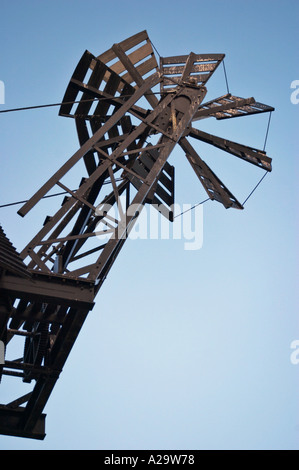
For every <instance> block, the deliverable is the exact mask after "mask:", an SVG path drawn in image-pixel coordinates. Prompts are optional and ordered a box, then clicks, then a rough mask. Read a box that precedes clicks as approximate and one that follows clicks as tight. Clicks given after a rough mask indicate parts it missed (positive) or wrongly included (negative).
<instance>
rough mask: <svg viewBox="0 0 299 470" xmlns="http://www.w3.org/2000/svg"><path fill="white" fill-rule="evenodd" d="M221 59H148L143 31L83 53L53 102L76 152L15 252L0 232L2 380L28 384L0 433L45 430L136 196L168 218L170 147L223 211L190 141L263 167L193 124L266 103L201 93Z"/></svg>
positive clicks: (4, 413)
mask: <svg viewBox="0 0 299 470" xmlns="http://www.w3.org/2000/svg"><path fill="white" fill-rule="evenodd" d="M223 59H224V54H196V53H194V52H191V53H189V54H187V55H182V56H172V57H159V62H158V60H157V58H156V55H155V53H154V50H153V46H152V42H151V41H150V39H149V37H148V34H147V32H146V31H142V32H140V33H138V34H135V35H134V36H132V37H130V38H128V39H126V40H124V41H122V42H120V43H118V44H114V45H113V46H112V47H111V49H109V50H107V51H106V52H104V53H102V54H100V55H97V56H96V55H93V54H92V53H91V52H89V51H85V52H84V53H83V55H82V57H81V59H80V60H79V62H78V65H77V66H76V68H75V70H74V72H73V75H72V76H71V79H70V81H69V84H68V86H67V88H66V91H65V94H64V98H63V101H62V104H61V106H60V109H59V115H60V116H64V117H68V118H72V119H73V120H74V123H75V128H76V132H77V138H78V150H76V152H75V153H74V154H73V155H72V156H71V157H69V158H68V159H67V160H66V161H65V162H64V164H63V165H62V166H61V168H59V169H58V170H57V171H56V172H55V173H54V174H53V175H52V176H51V177H50V178H49V179H48V180H47V181H46V182H45V183H44V184H43V185H42V186H41V187H40V189H38V190H37V191H36V193H35V194H34V195H33V196H32V197H31V198H30V199H29V200H28V201H27V202H26V203H25V204H23V206H22V207H21V208H20V209H19V211H18V214H19V215H20V216H22V217H24V216H26V214H27V213H28V212H29V211H30V210H31V209H33V208H34V207H35V205H36V204H37V203H38V202H39V201H40V200H41V199H42V198H44V197H45V196H46V195H47V194H48V193H49V191H51V190H52V189H53V188H56V187H59V188H60V189H62V190H63V191H65V192H66V197H65V198H64V200H63V201H62V204H61V206H60V207H59V208H58V209H57V210H56V212H55V213H54V214H53V215H47V216H45V219H44V222H43V224H42V225H41V227H40V228H39V230H38V231H37V232H36V235H35V236H34V237H33V239H32V240H31V241H30V242H29V243H28V244H27V245H26V246H25V247H24V248H23V249H22V251H21V252H17V251H16V249H15V248H14V246H13V245H12V243H11V242H10V240H9V239H8V237H7V236H6V234H5V233H4V231H3V230H2V228H1V230H0V245H1V255H0V293H1V304H0V341H1V342H2V343H1V344H4V345H5V360H4V361H3V364H0V378H2V380H3V378H4V377H7V376H10V377H17V378H19V379H21V381H20V382H21V383H22V382H23V383H26V390H28V384H31V385H32V390H31V391H30V392H29V393H28V392H27V393H26V394H24V395H21V396H19V397H17V398H14V399H13V400H12V401H11V402H10V403H7V404H4V405H0V433H1V434H8V435H14V436H21V437H27V438H33V439H44V437H45V416H46V415H45V414H44V412H43V411H44V408H45V406H46V404H47V401H48V399H49V397H50V395H51V393H52V390H53V388H54V386H55V384H56V382H57V380H58V378H59V376H60V373H61V371H62V369H63V366H64V364H65V362H66V360H67V358H68V356H69V354H70V351H71V349H72V346H73V344H74V342H75V341H76V338H77V336H78V334H79V332H80V330H81V328H82V326H83V324H84V321H85V319H86V317H87V315H88V313H89V312H90V311H91V310H92V309H93V307H94V305H95V297H96V295H97V294H98V292H99V290H100V288H101V285H102V283H103V282H104V280H105V279H106V277H107V275H108V273H109V271H110V269H111V267H112V266H113V264H114V261H115V260H116V258H117V255H118V254H119V252H120V250H121V248H122V247H123V245H124V243H125V241H126V238H127V237H126V236H125V235H127V234H128V233H129V232H130V230H132V228H133V226H134V224H135V223H136V220H137V219H138V216H139V214H140V212H141V211H142V209H143V207H144V206H145V205H146V204H150V205H152V206H153V207H155V208H157V209H158V211H159V212H160V213H161V214H162V216H164V217H166V218H167V219H168V220H169V221H173V220H174V214H173V206H174V197H175V196H174V190H175V168H174V166H173V165H171V164H170V163H169V162H168V158H169V156H170V154H171V153H172V151H173V150H174V148H176V147H178V148H179V149H181V151H182V152H183V154H185V156H186V162H189V164H190V165H191V168H192V169H193V170H194V172H195V174H196V176H197V177H198V179H199V181H200V183H201V184H202V186H203V188H204V190H205V191H206V193H207V196H208V198H209V199H211V200H214V201H217V202H219V203H220V204H222V205H223V206H224V208H226V209H229V208H234V209H243V205H242V204H241V203H240V202H239V201H238V200H237V199H236V197H235V196H234V195H233V194H232V193H231V192H230V191H229V189H228V188H227V187H226V186H225V185H224V183H222V181H221V180H220V179H219V178H218V176H216V174H215V173H214V172H213V170H212V169H211V168H210V167H209V166H208V165H207V163H206V162H205V161H203V160H202V158H201V157H200V156H199V155H198V153H197V151H196V149H195V146H194V142H197V141H200V142H204V143H207V144H209V145H212V146H213V147H216V148H218V149H220V150H223V151H224V152H227V153H229V154H231V155H234V156H236V157H238V158H240V159H242V160H245V161H246V162H248V163H251V164H253V165H255V166H258V167H260V168H261V169H262V170H266V171H267V172H270V171H271V169H272V167H271V158H269V157H268V156H267V155H266V152H265V151H263V150H259V149H255V148H253V147H248V146H245V145H242V144H239V143H236V142H232V141H229V140H226V139H223V138H221V137H218V136H215V135H212V134H208V133H206V132H203V131H201V130H199V129H198V128H197V127H195V125H196V124H199V123H200V121H201V120H203V119H208V118H214V119H217V120H222V119H231V118H237V117H241V116H248V115H251V114H259V113H265V112H271V111H273V110H274V108H272V107H270V106H267V105H265V104H262V103H259V102H257V101H255V99H254V98H252V97H250V98H241V97H237V96H234V95H232V94H230V93H227V94H225V95H223V96H220V97H218V98H215V99H213V100H210V101H205V97H206V94H207V83H208V81H209V79H210V78H211V76H212V75H213V74H214V72H215V71H216V69H217V68H218V67H219V65H220V64H221V63H222V62H223ZM186 164H187V165H188V163H186ZM78 176H80V178H79V181H78V184H77V189H75V190H74V189H72V182H73V180H74V178H78ZM56 189H57V188H56ZM116 207H117V211H115V210H114V209H115V208H116ZM132 208H134V210H132ZM116 213H117V216H115V214H116ZM20 337H21V338H23V339H24V348H23V352H22V357H21V358H15V357H12V358H10V357H9V350H10V345H11V344H13V343H14V341H15V339H16V338H18V339H20ZM16 393H17V392H16Z"/></svg>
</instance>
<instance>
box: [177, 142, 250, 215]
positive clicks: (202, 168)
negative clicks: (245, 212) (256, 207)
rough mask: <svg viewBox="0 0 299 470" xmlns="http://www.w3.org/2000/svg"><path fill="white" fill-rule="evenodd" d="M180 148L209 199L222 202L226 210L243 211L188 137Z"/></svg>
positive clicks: (181, 143)
mask: <svg viewBox="0 0 299 470" xmlns="http://www.w3.org/2000/svg"><path fill="white" fill-rule="evenodd" d="M180 146H181V147H182V149H183V150H184V152H185V153H186V157H187V159H188V161H189V163H190V164H191V166H192V168H193V170H194V171H195V173H196V175H197V176H198V178H199V180H200V182H201V184H202V185H203V187H204V189H205V190H206V192H207V194H208V196H209V198H210V199H212V200H216V201H218V202H220V203H221V204H223V205H224V207H225V208H226V209H228V208H229V207H233V208H235V209H243V206H242V204H240V202H239V201H238V200H237V199H236V198H235V197H234V196H233V194H232V193H231V192H230V191H229V190H228V189H227V188H226V187H225V186H224V184H223V183H222V182H221V181H220V179H219V178H218V177H217V176H216V175H215V173H213V171H212V170H211V169H210V168H209V166H208V165H207V164H206V163H205V162H204V161H203V160H202V159H201V158H200V156H199V155H198V154H197V152H196V151H195V150H194V148H193V147H192V145H191V144H190V143H189V142H188V140H187V139H186V137H184V138H183V139H181V140H180Z"/></svg>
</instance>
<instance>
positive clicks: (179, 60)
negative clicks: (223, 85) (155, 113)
mask: <svg viewBox="0 0 299 470" xmlns="http://www.w3.org/2000/svg"><path fill="white" fill-rule="evenodd" d="M223 59H224V54H194V53H193V52H191V53H190V54H189V55H183V56H173V57H161V58H160V69H161V72H162V73H163V77H164V78H163V81H162V82H161V93H165V92H170V91H173V89H174V86H175V85H176V83H177V84H180V83H181V82H182V83H183V82H184V81H192V83H193V84H196V85H198V86H204V85H205V84H206V83H207V81H208V80H209V79H210V78H211V76H212V75H213V73H214V72H215V70H216V69H217V67H218V66H219V64H220V63H221V62H222V60H223Z"/></svg>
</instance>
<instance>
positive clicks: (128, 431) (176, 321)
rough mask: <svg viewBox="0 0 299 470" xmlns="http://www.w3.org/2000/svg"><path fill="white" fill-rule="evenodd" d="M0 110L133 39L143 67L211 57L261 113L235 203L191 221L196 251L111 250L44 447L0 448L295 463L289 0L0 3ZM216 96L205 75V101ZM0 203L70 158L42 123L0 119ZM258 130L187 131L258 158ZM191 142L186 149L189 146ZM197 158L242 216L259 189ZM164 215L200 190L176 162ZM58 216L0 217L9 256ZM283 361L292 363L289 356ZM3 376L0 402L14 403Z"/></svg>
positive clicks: (150, 245)
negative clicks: (264, 110)
mask: <svg viewBox="0 0 299 470" xmlns="http://www.w3.org/2000/svg"><path fill="white" fill-rule="evenodd" d="M0 8H1V28H0V47H1V54H0V80H1V81H2V82H3V83H4V84H5V104H0V110H2V109H6V108H15V107H20V106H32V105H38V104H47V103H57V102H60V101H61V99H62V97H63V95H64V91H65V88H66V86H67V84H68V81H69V79H70V77H71V75H72V73H73V70H74V68H75V66H76V65H77V62H78V60H79V59H80V57H81V55H82V53H83V52H84V51H85V50H86V49H87V50H89V51H90V52H91V53H93V54H95V55H99V54H100V53H102V52H104V51H105V50H107V49H109V48H110V47H111V46H112V44H113V43H115V42H120V41H122V40H123V39H126V38H127V37H129V36H131V35H133V34H135V33H137V32H139V31H142V30H144V29H146V30H147V32H148V34H149V37H150V39H151V40H152V42H153V44H154V45H155V47H156V49H157V50H158V52H159V54H160V55H161V56H171V55H181V54H188V53H189V52H191V51H193V52H195V53H225V54H226V57H225V65H226V72H227V77H228V83H229V89H230V92H231V93H232V94H234V95H237V96H241V97H244V98H247V97H251V96H253V97H254V98H255V99H256V100H257V101H260V102H262V103H266V104H268V105H271V106H273V107H275V112H274V113H273V114H272V119H271V125H270V130H269V134H268V140H267V146H266V150H267V154H268V155H269V156H270V157H272V158H273V172H272V173H271V174H269V175H267V177H266V178H265V179H264V181H263V182H262V184H261V185H260V186H259V187H258V189H257V190H256V191H255V192H254V194H253V195H252V197H251V198H250V199H249V200H248V201H247V203H246V204H245V210H244V211H236V210H233V209H229V210H225V209H224V208H223V207H222V206H220V205H219V204H217V203H216V202H211V201H209V202H207V203H206V204H205V205H204V206H203V244H202V247H201V249H199V250H196V251H194V250H193V251H188V250H185V249H184V243H183V241H182V240H172V239H170V240H128V241H127V243H126V244H125V246H124V248H123V250H122V252H121V254H120V255H119V257H118V259H117V261H116V263H115V264H114V266H113V269H112V270H111V272H110V274H109V276H108V278H107V280H106V282H105V283H104V285H103V288H102V289H101V291H100V293H99V295H98V297H97V304H96V306H95V308H94V310H93V311H92V312H91V313H90V316H89V317H88V319H87V321H86V323H85V324H84V327H83V330H82V331H81V333H80V336H79V338H78V340H77V342H76V344H75V346H74V348H73V350H72V352H71V355H70V357H69V359H68V361H67V363H66V365H65V368H64V370H63V373H62V375H61V377H60V379H59V381H58V383H57V385H56V387H55V389H54V391H53V393H52V395H51V397H50V399H49V402H48V404H47V406H46V409H45V412H46V413H47V421H46V432H47V436H46V438H45V440H44V441H41V442H40V441H34V440H28V439H21V438H20V439H19V438H14V437H8V436H0V449H36V450H37V449H53V450H54V449H71V450H72V449H120V450H123V449H186V450H188V449H298V448H299V445H298V443H299V413H298V401H299V400H298V399H299V396H298V390H299V389H298V385H299V384H298V372H299V364H294V363H292V361H291V353H292V351H293V350H292V349H291V343H292V342H293V341H295V340H299V327H298V313H297V311H298V310H297V308H298V300H297V296H298V294H297V293H296V289H297V280H298V269H297V265H298V249H297V234H298V215H297V203H298V188H297V175H298V163H297V161H296V158H297V155H298V111H299V104H297V105H296V104H293V103H292V102H291V99H290V98H291V93H292V91H294V90H293V89H291V83H292V82H293V81H294V80H299V69H298V14H299V11H298V2H297V0H293V1H291V0H284V1H279V0H271V1H270V0H269V1H267V0H259V1H255V0H253V1H250V2H241V1H234V0H228V1H220V0H211V1H209V2H203V1H195V0H190V1H189V2H176V1H175V0H172V1H169V0H164V1H163V2H161V1H155V0H153V1H152V2H143V1H140V0H139V1H129V2H123V1H119V0H116V1H113V2H108V1H96V0H84V1H81V0H72V1H71V0H59V1H57V0H52V1H33V0H25V1H19V0H18V1H17V0H9V1H8V0H1V1H0ZM225 93H226V84H225V78H224V74H223V68H222V67H220V68H219V69H218V70H217V72H216V73H215V74H214V76H213V78H212V79H211V80H210V82H208V97H207V98H208V99H212V98H215V97H218V96H220V95H223V94H225ZM0 122H1V125H0V157H1V172H0V188H1V204H5V203H10V202H13V201H20V200H24V199H27V198H29V197H30V196H31V195H32V194H33V193H34V192H35V190H37V189H38V188H39V186H40V185H41V184H42V183H43V182H45V181H46V180H47V179H48V178H49V177H50V176H51V175H52V174H53V173H54V172H55V171H56V170H57V169H58V168H59V167H60V166H61V165H62V164H63V162H64V161H65V160H66V159H67V158H68V157H70V156H71V155H72V154H73V153H74V151H75V150H76V149H77V146H78V144H77V135H76V131H75V126H74V123H73V121H72V120H68V119H66V118H62V117H58V108H47V109H40V110H32V111H24V112H14V113H7V114H1V115H0ZM267 123H268V115H267V114H262V115H259V116H248V117H244V118H243V119H239V120H238V119H230V120H227V121H219V122H216V121H215V120H207V122H204V123H199V122H198V123H197V124H196V127H198V128H199V129H203V130H207V131H208V132H211V133H214V134H216V135H220V136H221V137H225V138H228V139H231V140H234V141H236V142H240V143H243V144H247V145H251V146H253V147H257V148H261V149H262V148H263V144H264V139H265V133H266V129H267ZM198 144H200V143H198ZM197 149H198V151H199V153H200V155H201V156H202V158H203V159H204V160H205V161H206V162H207V163H208V164H209V165H210V166H211V168H212V169H213V171H214V172H215V173H216V174H217V175H218V176H219V177H220V179H221V180H222V181H223V182H224V183H225V184H226V185H227V186H228V187H229V189H230V190H231V191H232V192H233V193H234V195H235V196H236V197H237V198H238V199H239V200H240V201H241V202H243V201H244V200H245V198H246V197H247V196H248V194H249V193H250V191H251V190H252V189H253V188H254V186H255V185H256V183H257V182H258V181H259V179H260V178H261V176H262V175H263V170H260V169H258V168H255V167H253V168H252V166H251V165H249V164H247V163H245V162H242V161H240V160H238V159H236V158H235V157H233V156H231V155H229V154H226V153H223V152H221V151H220V150H219V151H218V150H217V149H215V148H209V147H208V146H207V145H205V144H202V145H198V147H197ZM171 163H173V164H174V165H175V166H176V169H177V171H176V175H177V191H176V202H177V203H178V204H181V205H182V204H196V203H198V202H199V201H201V200H203V199H205V197H206V196H205V192H204V191H203V189H202V187H201V186H200V184H199V182H198V180H197V178H196V177H195V175H194V174H193V173H192V171H191V169H190V168H189V164H188V162H187V161H186V159H185V157H184V155H183V153H182V152H181V151H180V150H179V149H177V150H175V151H174V153H173V155H172V156H171ZM59 204H60V201H56V200H54V199H51V200H48V201H43V202H41V203H40V204H39V205H38V207H37V208H36V209H34V210H33V211H31V212H30V213H29V214H28V215H27V216H26V217H25V218H24V219H22V218H21V217H19V216H18V215H17V213H16V212H17V209H18V207H19V206H11V207H8V208H2V209H0V211H1V212H0V220H1V223H2V225H3V227H4V229H5V231H6V233H7V235H8V237H9V238H10V240H11V241H12V242H13V243H14V245H15V246H16V248H17V249H18V250H19V251H20V250H21V249H22V248H23V247H24V246H25V245H26V244H27V242H28V241H29V240H30V239H31V238H32V236H33V235H34V234H35V232H36V231H38V230H39V228H40V226H41V224H42V223H43V220H44V218H45V216H46V215H48V213H51V212H53V213H54V211H56V209H57V207H59ZM298 356H299V355H297V358H298ZM22 385H24V384H22V383H21V384H19V381H18V379H15V378H12V377H7V378H5V377H4V379H3V381H2V384H1V386H0V397H1V398H0V402H1V403H6V402H9V401H12V400H13V399H15V398H16V397H18V396H19V395H20V394H22V393H26V392H24V389H23V390H22V387H21V386H22Z"/></svg>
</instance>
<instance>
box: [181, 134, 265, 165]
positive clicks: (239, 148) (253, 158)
mask: <svg viewBox="0 0 299 470" xmlns="http://www.w3.org/2000/svg"><path fill="white" fill-rule="evenodd" d="M189 136H190V137H194V138H195V139H198V140H201V141H202V142H206V143H207V144H210V145H213V146H214V147H217V148H219V149H221V150H224V151H225V152H228V153H231V154H232V155H235V156H236V157H238V158H241V159H242V160H245V161H246V162H249V163H252V164H253V165H256V166H258V167H259V168H263V169H264V170H267V171H271V170H272V166H271V162H272V159H271V158H269V157H267V155H266V152H264V151H263V150H258V149H255V148H253V147H247V146H246V145H242V144H238V143H236V142H232V141H230V140H226V139H223V138H222V137H217V136H215V135H212V134H207V133H206V132H203V131H200V130H198V129H195V128H193V127H192V128H191V130H190V132H189Z"/></svg>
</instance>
